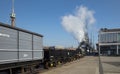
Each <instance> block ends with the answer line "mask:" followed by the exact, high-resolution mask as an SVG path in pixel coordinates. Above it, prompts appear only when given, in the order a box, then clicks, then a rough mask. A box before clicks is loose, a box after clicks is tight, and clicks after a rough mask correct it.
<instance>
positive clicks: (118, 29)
mask: <svg viewBox="0 0 120 74" xmlns="http://www.w3.org/2000/svg"><path fill="white" fill-rule="evenodd" d="M100 31H101V32H120V28H114V29H108V28H101V29H100Z"/></svg>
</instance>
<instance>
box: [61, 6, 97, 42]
mask: <svg viewBox="0 0 120 74" xmlns="http://www.w3.org/2000/svg"><path fill="white" fill-rule="evenodd" d="M93 14H94V12H93V11H92V10H88V8H87V7H85V6H80V7H77V8H76V11H75V14H69V15H65V16H63V17H62V25H63V27H64V28H65V29H66V30H67V31H68V32H69V33H71V34H72V35H73V36H74V37H75V38H76V39H77V40H78V41H79V42H81V41H82V40H83V39H84V34H85V32H86V31H87V30H86V26H87V27H89V26H92V24H94V22H95V18H94V17H93Z"/></svg>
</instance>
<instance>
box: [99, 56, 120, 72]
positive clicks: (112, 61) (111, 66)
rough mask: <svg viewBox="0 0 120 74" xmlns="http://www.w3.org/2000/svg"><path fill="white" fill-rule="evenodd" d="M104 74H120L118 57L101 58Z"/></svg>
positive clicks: (119, 59) (119, 58)
mask: <svg viewBox="0 0 120 74" xmlns="http://www.w3.org/2000/svg"><path fill="white" fill-rule="evenodd" d="M100 59H101V64H102V68H103V73H104V74H120V57H109V56H108V57H107V56H101V57H100Z"/></svg>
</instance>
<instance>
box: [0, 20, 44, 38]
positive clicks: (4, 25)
mask: <svg viewBox="0 0 120 74" xmlns="http://www.w3.org/2000/svg"><path fill="white" fill-rule="evenodd" d="M0 26H3V27H7V28H11V29H14V30H19V31H22V32H26V33H30V34H34V35H37V36H41V37H43V35H41V34H38V33H35V32H31V31H28V30H25V29H22V28H18V27H12V26H10V25H8V24H5V23H1V22H0Z"/></svg>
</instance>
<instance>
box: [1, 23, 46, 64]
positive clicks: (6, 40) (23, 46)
mask: <svg viewBox="0 0 120 74" xmlns="http://www.w3.org/2000/svg"><path fill="white" fill-rule="evenodd" d="M43 53H44V52H43V36H42V35H40V34H37V33H33V32H30V31H27V30H24V29H20V28H17V27H11V26H10V25H6V24H4V23H0V64H6V63H14V62H25V61H34V60H42V59H43V57H44V55H43Z"/></svg>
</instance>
